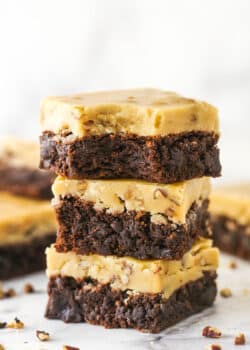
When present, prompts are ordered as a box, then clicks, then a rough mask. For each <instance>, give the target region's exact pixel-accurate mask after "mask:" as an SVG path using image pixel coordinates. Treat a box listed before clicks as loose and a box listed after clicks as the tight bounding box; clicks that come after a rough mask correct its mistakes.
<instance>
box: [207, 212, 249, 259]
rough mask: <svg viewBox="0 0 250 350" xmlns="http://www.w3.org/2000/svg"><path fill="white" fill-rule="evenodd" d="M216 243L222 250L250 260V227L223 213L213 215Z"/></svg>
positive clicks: (213, 230)
mask: <svg viewBox="0 0 250 350" xmlns="http://www.w3.org/2000/svg"><path fill="white" fill-rule="evenodd" d="M212 232H213V239H214V245H215V246H217V247H218V248H220V249H221V250H222V251H224V252H226V253H229V254H233V255H236V256H239V257H240V258H243V259H246V260H250V227H249V226H245V225H240V224H239V223H238V222H237V221H236V220H234V219H231V218H229V217H226V216H223V215H218V216H217V215H213V216H212Z"/></svg>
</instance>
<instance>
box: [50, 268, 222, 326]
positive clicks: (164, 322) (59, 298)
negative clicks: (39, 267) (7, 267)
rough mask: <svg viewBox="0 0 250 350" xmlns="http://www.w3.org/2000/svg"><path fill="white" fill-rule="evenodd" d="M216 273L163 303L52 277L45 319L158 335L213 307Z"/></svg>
mask: <svg viewBox="0 0 250 350" xmlns="http://www.w3.org/2000/svg"><path fill="white" fill-rule="evenodd" d="M215 278H216V273H215V272H205V273H204V275H203V277H202V278H200V279H198V280H196V281H192V282H190V283H188V284H186V285H185V286H183V287H181V288H179V289H178V290H177V291H176V292H174V293H173V294H172V295H171V297H170V298H168V299H164V298H163V297H162V295H161V294H149V293H133V292H131V291H130V290H126V291H121V290H114V289H112V288H111V287H110V285H109V284H104V285H100V284H98V283H97V282H96V281H95V280H91V279H84V280H81V281H77V280H75V279H73V278H71V277H60V276H59V277H51V278H50V281H49V286H48V293H49V301H48V305H47V309H46V314H45V316H46V317H48V318H51V319H61V320H63V321H64V322H88V323H91V324H95V325H102V326H104V327H106V328H135V329H137V330H140V331H143V332H151V333H158V332H160V331H162V330H163V329H165V328H167V327H169V326H172V325H174V324H175V323H177V322H178V321H181V320H183V319H184V318H186V317H188V316H190V315H192V314H194V313H197V312H200V311H202V310H203V309H205V308H206V307H208V306H211V305H212V303H213V301H214V299H215V296H216V291H217V289H216V283H215Z"/></svg>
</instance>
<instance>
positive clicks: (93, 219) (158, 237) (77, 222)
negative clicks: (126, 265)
mask: <svg viewBox="0 0 250 350" xmlns="http://www.w3.org/2000/svg"><path fill="white" fill-rule="evenodd" d="M207 208H208V200H204V201H203V203H202V205H201V206H200V207H198V206H197V205H196V204H193V206H192V207H191V209H190V210H189V212H188V214H187V220H186V224H180V225H177V224H175V223H173V222H170V221H168V222H167V224H166V225H163V224H161V225H158V224H154V223H151V221H150V219H151V216H150V213H149V212H136V211H126V212H124V213H121V214H110V213H107V211H105V210H95V209H94V206H93V203H90V202H83V201H81V200H80V199H79V198H78V197H73V196H66V197H64V198H63V199H61V200H60V203H59V204H58V205H56V207H55V209H56V215H57V220H58V224H59V228H58V233H57V240H56V249H57V251H59V252H66V251H72V250H73V251H74V252H76V253H78V254H95V253H96V254H101V255H116V256H132V257H135V258H137V259H150V258H154V259H162V258H164V259H170V260H172V259H180V258H182V256H183V254H184V253H185V252H187V251H188V250H189V249H190V248H191V247H192V244H193V242H194V241H195V239H196V238H197V237H199V236H205V237H208V236H209V235H210V232H211V229H210V220H209V214H208V211H207Z"/></svg>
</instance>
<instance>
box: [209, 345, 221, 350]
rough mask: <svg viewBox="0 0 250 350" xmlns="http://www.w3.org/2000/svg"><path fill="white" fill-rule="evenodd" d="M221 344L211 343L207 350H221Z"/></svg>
mask: <svg viewBox="0 0 250 350" xmlns="http://www.w3.org/2000/svg"><path fill="white" fill-rule="evenodd" d="M221 349H222V348H221V346H220V345H219V344H210V345H209V346H208V347H207V350H221Z"/></svg>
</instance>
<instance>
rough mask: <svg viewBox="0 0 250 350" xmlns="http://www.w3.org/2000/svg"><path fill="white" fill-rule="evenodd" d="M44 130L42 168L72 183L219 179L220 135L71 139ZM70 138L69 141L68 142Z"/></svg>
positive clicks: (168, 181)
mask: <svg viewBox="0 0 250 350" xmlns="http://www.w3.org/2000/svg"><path fill="white" fill-rule="evenodd" d="M54 136H55V134H53V133H51V132H44V133H43V135H42V136H41V137H40V144H41V161H40V167H41V168H43V169H50V170H52V171H54V172H55V173H57V174H59V175H62V176H66V177H67V178H70V179H82V178H89V179H105V178H106V179H113V178H134V179H143V180H146V181H150V182H159V183H173V182H178V181H182V180H188V179H192V178H196V177H201V176H213V177H216V176H219V175H220V172H221V165H220V161H219V150H218V148H217V146H216V144H217V142H218V135H216V134H214V133H209V132H202V131H200V132H198V131H194V132H188V133H180V134H176V135H168V136H162V137H161V136H152V137H150V136H146V137H143V136H136V135H120V134H119V135H113V134H109V135H101V136H86V137H84V138H82V139H76V140H74V141H69V138H67V137H68V136H67V137H65V136H64V137H63V136H62V137H61V140H58V139H57V140H56V139H55V137H54ZM67 140H68V141H67Z"/></svg>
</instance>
